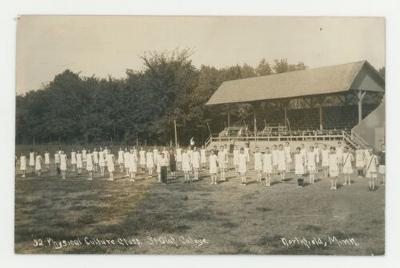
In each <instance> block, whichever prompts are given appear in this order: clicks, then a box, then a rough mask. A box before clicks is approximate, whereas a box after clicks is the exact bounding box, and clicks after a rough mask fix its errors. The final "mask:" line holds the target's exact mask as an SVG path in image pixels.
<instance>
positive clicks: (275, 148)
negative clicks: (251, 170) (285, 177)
mask: <svg viewBox="0 0 400 268" xmlns="http://www.w3.org/2000/svg"><path fill="white" fill-rule="evenodd" d="M278 164H279V156H278V146H277V145H276V144H274V145H273V146H272V169H273V170H272V172H273V175H274V176H275V175H277V174H278Z"/></svg>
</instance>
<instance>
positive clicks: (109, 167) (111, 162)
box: [106, 152, 115, 181]
mask: <svg viewBox="0 0 400 268" xmlns="http://www.w3.org/2000/svg"><path fill="white" fill-rule="evenodd" d="M106 161H107V170H108V174H109V178H108V179H107V180H109V181H113V180H114V170H115V169H114V155H113V154H111V153H108V152H107V159H106Z"/></svg>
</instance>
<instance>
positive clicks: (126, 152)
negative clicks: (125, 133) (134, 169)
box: [124, 148, 130, 177]
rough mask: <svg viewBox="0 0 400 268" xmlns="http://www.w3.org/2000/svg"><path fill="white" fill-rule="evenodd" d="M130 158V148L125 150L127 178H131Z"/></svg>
mask: <svg viewBox="0 0 400 268" xmlns="http://www.w3.org/2000/svg"><path fill="white" fill-rule="evenodd" d="M129 157H130V152H129V151H128V148H125V152H124V170H125V172H126V177H129Z"/></svg>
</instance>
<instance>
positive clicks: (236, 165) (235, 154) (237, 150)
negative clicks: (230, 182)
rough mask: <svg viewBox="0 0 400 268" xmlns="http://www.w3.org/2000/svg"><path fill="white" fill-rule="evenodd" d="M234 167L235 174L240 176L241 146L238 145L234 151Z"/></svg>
mask: <svg viewBox="0 0 400 268" xmlns="http://www.w3.org/2000/svg"><path fill="white" fill-rule="evenodd" d="M233 166H234V167H235V172H236V173H237V174H238V175H239V146H237V145H235V148H234V149H233Z"/></svg>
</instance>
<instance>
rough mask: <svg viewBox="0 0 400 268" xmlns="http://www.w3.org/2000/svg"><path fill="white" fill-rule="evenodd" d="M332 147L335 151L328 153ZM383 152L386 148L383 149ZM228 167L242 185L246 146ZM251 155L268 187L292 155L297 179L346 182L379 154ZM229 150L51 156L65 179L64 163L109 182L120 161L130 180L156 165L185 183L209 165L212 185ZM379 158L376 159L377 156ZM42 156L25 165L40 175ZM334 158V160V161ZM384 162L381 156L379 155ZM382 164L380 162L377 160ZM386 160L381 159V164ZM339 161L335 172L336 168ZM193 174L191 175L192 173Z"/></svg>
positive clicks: (276, 150)
mask: <svg viewBox="0 0 400 268" xmlns="http://www.w3.org/2000/svg"><path fill="white" fill-rule="evenodd" d="M332 150H333V151H334V152H332ZM383 151H384V150H383ZM232 153H233V157H232V165H233V166H234V168H235V170H236V172H237V173H238V175H239V176H240V177H241V178H242V184H243V185H245V184H246V175H245V174H246V172H247V170H248V169H249V167H248V163H249V161H250V149H249V147H248V146H245V147H242V148H240V149H239V146H235V147H234V150H233V152H232ZM252 154H253V157H254V170H255V171H256V173H257V179H258V181H261V180H262V178H263V174H265V178H266V185H267V186H269V185H270V182H271V177H272V176H274V175H279V176H280V179H281V181H284V180H285V174H286V172H289V171H291V169H292V158H293V157H294V171H295V174H296V175H297V176H299V177H304V176H305V175H306V174H307V175H308V177H309V181H310V183H314V182H315V174H316V173H317V172H318V171H319V170H320V168H322V170H323V176H324V177H328V176H329V177H331V178H335V177H337V176H338V175H339V174H341V173H342V174H343V175H344V177H345V185H347V184H351V180H350V175H351V174H352V173H353V163H354V161H355V166H356V168H357V172H358V175H359V176H362V174H363V171H364V170H365V171H366V175H367V177H371V176H372V175H373V174H376V167H377V163H378V161H379V160H378V158H376V156H375V158H372V156H373V154H372V151H365V150H356V152H355V157H354V155H353V154H352V153H351V152H349V149H348V147H346V146H344V147H342V145H341V143H340V142H339V143H338V146H337V147H336V148H335V147H334V148H330V149H328V148H327V145H324V146H323V148H322V149H319V147H318V144H316V146H310V148H309V150H306V149H305V146H304V144H302V145H301V146H300V147H299V148H297V149H296V152H295V153H294V154H292V152H291V149H290V144H289V143H286V144H285V145H283V144H281V145H279V146H278V145H274V146H273V148H272V150H270V149H269V148H268V147H267V148H265V151H264V152H263V153H262V152H261V151H260V149H259V148H258V147H257V148H256V149H255V151H254V152H253V153H252ZM229 155H230V152H229V150H228V146H227V145H225V146H221V148H220V150H217V148H216V147H214V150H212V152H211V154H210V156H209V157H208V160H207V155H206V150H205V148H204V147H203V148H202V149H200V150H197V148H196V147H194V148H192V147H188V148H185V149H182V148H179V147H178V148H176V149H175V150H174V149H169V150H167V148H166V147H164V148H163V150H161V152H159V150H158V148H157V147H154V149H148V150H147V151H145V150H144V149H143V148H141V149H140V150H139V151H137V150H136V149H135V148H134V147H133V148H131V149H129V150H128V148H125V150H122V148H120V149H119V151H118V157H117V159H115V157H114V154H112V153H110V151H109V150H108V149H107V148H104V149H103V148H100V149H99V150H96V148H95V149H94V150H93V151H92V152H91V151H90V150H86V149H84V148H83V149H82V150H81V151H80V150H78V151H75V150H72V151H71V152H70V159H68V157H67V155H66V153H65V152H64V151H62V150H59V151H57V152H56V153H55V154H54V162H55V166H56V169H57V173H58V174H60V175H61V177H62V178H64V179H65V177H66V174H67V171H68V164H69V167H70V168H69V171H70V172H72V173H73V172H75V173H77V174H78V175H79V174H80V173H81V172H82V170H86V171H87V172H88V173H89V179H90V180H91V179H93V173H95V172H98V171H100V174H101V176H104V174H105V171H106V170H107V171H108V173H109V180H113V173H114V171H115V165H116V164H118V166H119V169H120V171H121V172H125V173H126V176H127V177H129V178H130V180H132V181H134V180H135V176H136V173H137V172H138V170H140V171H142V172H145V171H147V172H148V175H149V177H151V176H152V175H153V170H154V168H156V170H157V174H158V180H159V181H160V182H165V177H166V172H167V170H168V169H169V171H170V172H171V176H172V177H173V178H175V177H176V171H177V170H178V171H183V173H184V182H191V181H193V180H198V179H199V171H200V169H204V168H205V167H206V166H207V164H208V166H209V173H210V176H211V183H212V184H216V183H217V178H218V177H219V178H220V180H222V181H224V180H225V174H226V171H227V168H228V166H229V159H230V157H229ZM381 158H382V157H380V158H379V159H381ZM42 159H43V158H42V156H41V155H40V154H39V153H38V152H36V153H35V152H33V151H31V152H30V154H29V166H31V167H32V169H34V170H35V171H36V173H37V175H39V176H40V173H41V170H42V161H43V160H42ZM334 159H335V160H334ZM383 161H384V159H383ZM26 164H27V160H26V157H25V155H24V154H23V153H22V154H21V157H20V169H21V171H22V173H23V175H22V176H23V177H25V174H26V170H27V165H26ZM44 164H45V166H46V169H47V170H48V169H49V167H50V154H49V153H48V152H45V154H44ZM381 164H382V163H381ZM383 164H384V163H383ZM336 165H337V175H335V174H336V172H335V170H336V169H335V166H336ZM379 172H380V173H382V174H383V173H384V166H383V168H382V165H380V167H379ZM192 175H193V176H192ZM331 188H332V189H336V181H335V180H334V179H332V186H331ZM371 188H372V189H374V188H375V187H374V184H373V182H372V181H371Z"/></svg>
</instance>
